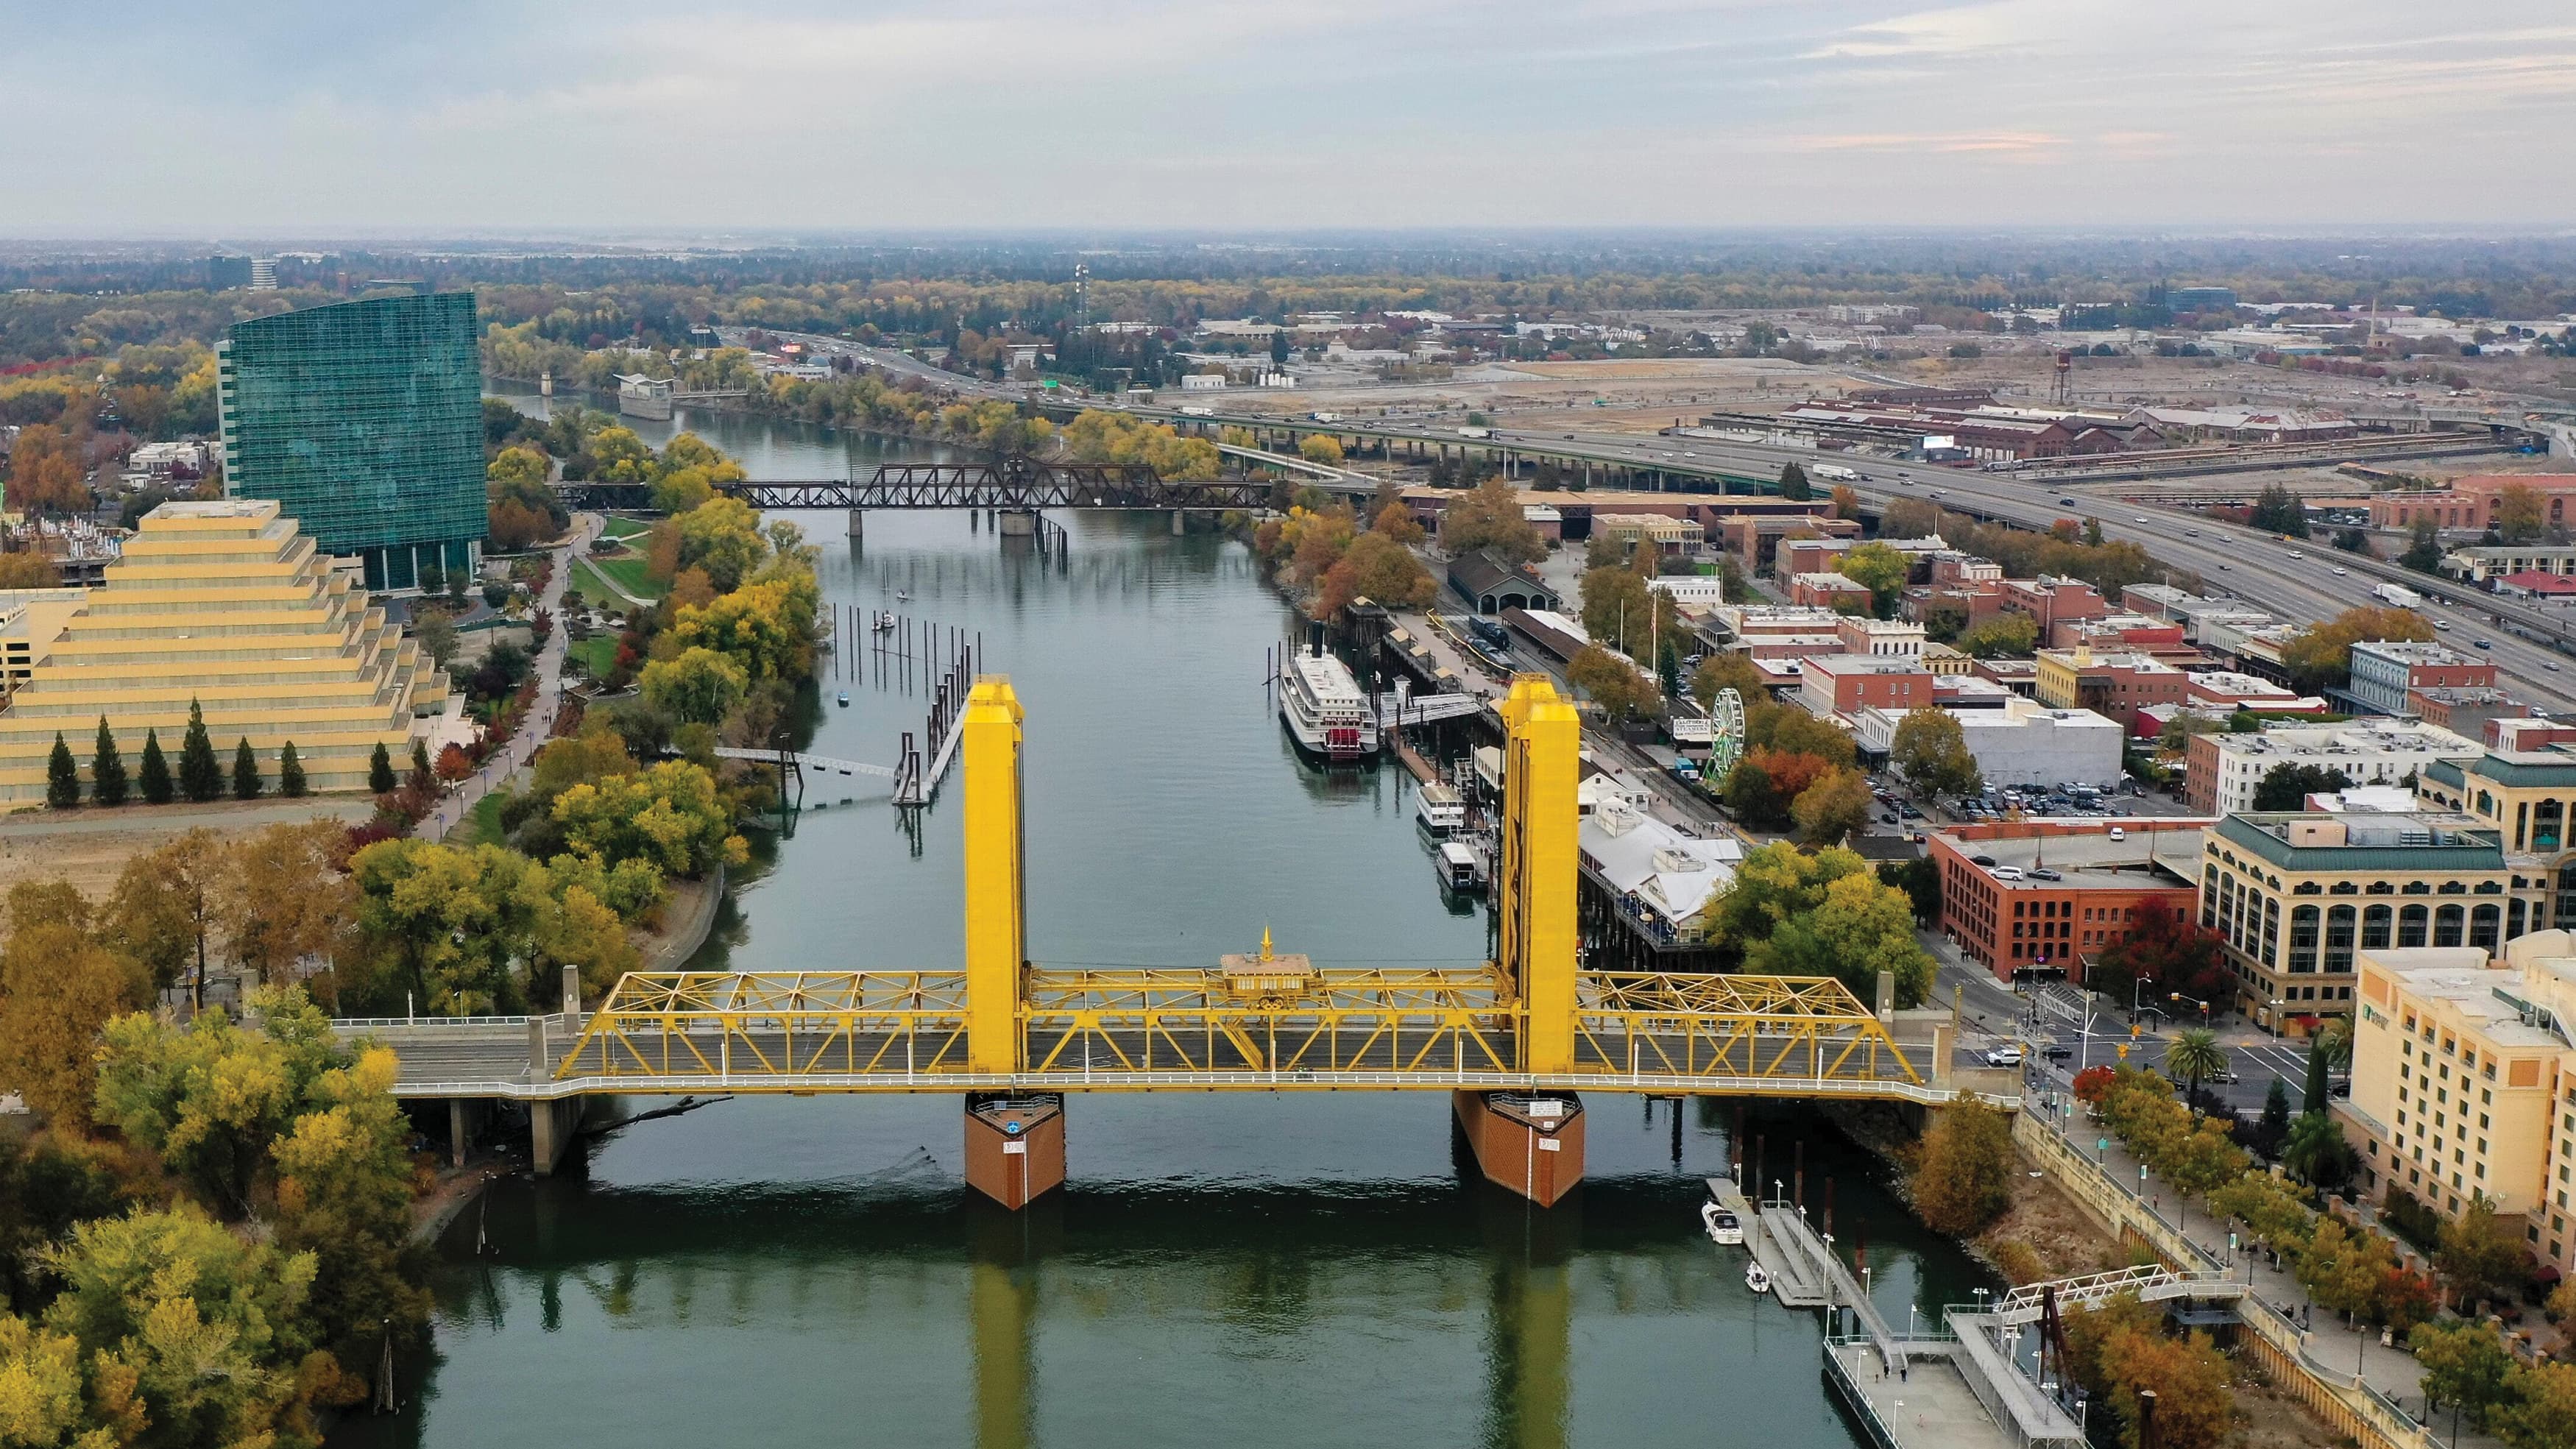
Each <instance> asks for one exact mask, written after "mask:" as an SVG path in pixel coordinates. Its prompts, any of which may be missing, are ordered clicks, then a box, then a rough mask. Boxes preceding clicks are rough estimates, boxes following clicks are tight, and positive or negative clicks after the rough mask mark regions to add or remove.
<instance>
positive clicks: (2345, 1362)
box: [2026, 1071, 2501, 1449]
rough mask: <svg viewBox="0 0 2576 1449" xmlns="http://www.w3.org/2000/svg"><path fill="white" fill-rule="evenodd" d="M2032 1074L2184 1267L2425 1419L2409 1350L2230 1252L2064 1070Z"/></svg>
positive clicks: (2036, 1113)
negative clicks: (2086, 1105)
mask: <svg viewBox="0 0 2576 1449" xmlns="http://www.w3.org/2000/svg"><path fill="white" fill-rule="evenodd" d="M2032 1075H2033V1077H2034V1079H2035V1080H2036V1082H2037V1085H2038V1086H2039V1087H2041V1088H2043V1089H2046V1090H2047V1092H2048V1095H2046V1096H2042V1095H2041V1094H2040V1093H2039V1092H2036V1091H2035V1092H2033V1093H2032V1094H2031V1095H2030V1096H2029V1097H2028V1098H2026V1101H2027V1102H2028V1103H2029V1106H2030V1109H2031V1115H2032V1117H2033V1119H2034V1120H2036V1121H2039V1122H2044V1123H2047V1124H2048V1125H2049V1126H2051V1127H2052V1128H2054V1129H2055V1130H2056V1131H2057V1133H2058V1135H2059V1136H2060V1137H2062V1138H2063V1139H2064V1140H2065V1141H2066V1142H2067V1144H2068V1145H2069V1146H2071V1147H2073V1148H2074V1149H2075V1150H2076V1151H2077V1152H2078V1153H2079V1154H2081V1155H2082V1156H2084V1157H2087V1158H2090V1159H2092V1160H2093V1161H2095V1162H2097V1163H2099V1164H2100V1165H2101V1167H2102V1169H2103V1171H2104V1172H2105V1173H2106V1174H2107V1175H2108V1176H2109V1177H2110V1179H2111V1181H2112V1182H2113V1183H2115V1184H2117V1185H2118V1186H2119V1188H2120V1190H2121V1191H2122V1192H2125V1193H2127V1194H2128V1195H2129V1196H2130V1198H2131V1199H2132V1200H2133V1201H2134V1200H2137V1199H2140V1198H2141V1197H2143V1199H2144V1200H2143V1201H2141V1202H2138V1203H2137V1206H2139V1207H2140V1208H2141V1209H2143V1210H2144V1211H2146V1212H2147V1213H2148V1214H2149V1215H2151V1216H2153V1217H2155V1218H2156V1219H2158V1220H2160V1221H2161V1222H2163V1223H2164V1224H2165V1225H2166V1226H2167V1227H2169V1228H2172V1229H2173V1230H2174V1231H2176V1232H2178V1233H2180V1234H2181V1235H2182V1236H2183V1237H2184V1238H2185V1239H2186V1240H2188V1241H2189V1242H2190V1243H2191V1245H2192V1246H2193V1247H2195V1248H2197V1249H2198V1250H2199V1251H2200V1252H2201V1254H2202V1256H2203V1261H2202V1262H2201V1263H2197V1264H2187V1265H2185V1266H2187V1267H2191V1268H2194V1269H2204V1270H2207V1269H2214V1270H2218V1271H2222V1272H2225V1273H2227V1274H2228V1275H2229V1276H2232V1277H2234V1278H2237V1279H2238V1280H2240V1281H2242V1282H2244V1283H2245V1284H2246V1285H2247V1288H2246V1297H2247V1299H2248V1300H2250V1301H2248V1302H2247V1303H2245V1304H2243V1305H2241V1306H2240V1308H2239V1310H2238V1311H2239V1312H2241V1313H2248V1314H2251V1313H2257V1312H2262V1311H2264V1310H2265V1309H2266V1308H2268V1309H2269V1310H2270V1311H2272V1312H2273V1313H2275V1314H2277V1315H2278V1316H2279V1317H2281V1318H2283V1319H2285V1320H2287V1321H2288V1322H2289V1323H2291V1324H2293V1325H2296V1326H2297V1327H2298V1328H2299V1329H2300V1330H2301V1332H2300V1349H2299V1352H2300V1356H2301V1357H2302V1358H2304V1359H2306V1360H2307V1362H2308V1365H2309V1367H2311V1368H2313V1369H2315V1370H2316V1371H2317V1373H2318V1374H2319V1375H2320V1376H2322V1377H2324V1378H2326V1379H2328V1380H2330V1381H2332V1382H2335V1383H2339V1384H2346V1385H2355V1384H2357V1385H2359V1386H2361V1387H2364V1388H2366V1389H2367V1390H2368V1391H2369V1392H2370V1393H2371V1394H2372V1395H2373V1396H2374V1397H2376V1398H2379V1399H2382V1400H2385V1401H2387V1402H2388V1403H2391V1404H2394V1405H2397V1406H2399V1407H2400V1410H2401V1412H2403V1413H2405V1414H2406V1415H2408V1416H2409V1417H2411V1418H2414V1419H2416V1420H2418V1421H2419V1422H2420V1421H2421V1420H2422V1418H2423V1416H2424V1385H2423V1379H2424V1370H2423V1368H2422V1366H2421V1365H2419V1364H2417V1363H2416V1361H2415V1358H2414V1355H2412V1354H2409V1353H2407V1352H2406V1351H2405V1350H2404V1349H2402V1348H2397V1347H2382V1346H2381V1345H2380V1342H2379V1330H2378V1329H2377V1328H2365V1329H2363V1330H2361V1331H2355V1330H2354V1329H2353V1328H2351V1327H2349V1326H2347V1325H2346V1324H2345V1323H2344V1322H2343V1321H2342V1320H2341V1319H2340V1318H2338V1317H2337V1316H2336V1315H2335V1314H2334V1313H2333V1311H2332V1310H2329V1309H2323V1308H2318V1307H2316V1306H2315V1305H2314V1303H2313V1302H2312V1301H2311V1300H2310V1299H2309V1297H2308V1292H2307V1290H2306V1289H2305V1288H2303V1287H2301V1286H2300V1284H2299V1280H2298V1279H2296V1278H2294V1277H2292V1276H2291V1275H2290V1273H2289V1272H2288V1271H2286V1269H2283V1268H2278V1267H2274V1266H2273V1265H2272V1261H2271V1255H2270V1254H2268V1253H2263V1252H2259V1251H2257V1250H2255V1249H2254V1248H2253V1246H2252V1245H2251V1244H2247V1245H2244V1246H2243V1247H2242V1248H2240V1249H2234V1250H2231V1248H2230V1246H2229V1242H2230V1239H2231V1237H2233V1236H2234V1235H2233V1234H2231V1233H2230V1232H2229V1230H2228V1225H2227V1224H2226V1223H2224V1222H2221V1221H2217V1220H2214V1219H2212V1218H2211V1217H2210V1215H2209V1213H2208V1211H2207V1210H2206V1209H2202V1210H2200V1211H2193V1210H2192V1209H2191V1208H2190V1207H2189V1205H2188V1204H2187V1202H2186V1201H2185V1198H2184V1195H2183V1194H2182V1193H2180V1192H2177V1191H2175V1190H2174V1189H2173V1188H2172V1187H2171V1186H2170V1185H2168V1184H2166V1183H2165V1182H2164V1181H2163V1180H2162V1179H2160V1178H2157V1177H2155V1176H2153V1175H2152V1174H2150V1173H2148V1172H2146V1171H2145V1170H2144V1169H2143V1168H2142V1167H2141V1166H2140V1164H2139V1162H2138V1160H2137V1158H2135V1157H2133V1156H2131V1155H2130V1154H2129V1152H2128V1150H2127V1149H2125V1148H2123V1147H2122V1146H2121V1145H2120V1143H2119V1140H2118V1139H2117V1138H2114V1137H2112V1136H2111V1134H2110V1132H2109V1131H2108V1130H2107V1129H2103V1128H2100V1127H2097V1126H2096V1125H2095V1124H2093V1123H2090V1122H2087V1121H2086V1120H2084V1117H2083V1115H2082V1112H2081V1109H2080V1105H2079V1104H2077V1103H2076V1102H2075V1099H2074V1095H2073V1093H2072V1091H2071V1090H2070V1084H2069V1082H2068V1079H2067V1077H2066V1075H2065V1074H2064V1073H2063V1072H2062V1071H2048V1072H2037V1073H2033V1074H2032ZM2166 1198H2172V1199H2173V1200H2174V1205H2173V1206H2171V1207H2167V1206H2165V1201H2164V1200H2165V1199H2166ZM2258 1305H2260V1306H2258ZM2401 1341H2402V1340H2401ZM2356 1369H2357V1370H2358V1374H2357V1375H2356ZM2441 1417H2442V1419H2443V1422H2442V1424H2441V1425H2440V1426H2439V1429H2440V1437H2441V1438H2442V1440H2443V1442H2445V1443H2448V1442H2449V1439H2450V1432H2449V1420H2448V1416H2447V1415H2444V1416H2441ZM2500 1444H2501V1441H2500V1440H2497V1439H2496V1438H2494V1437H2493V1436H2491V1435H2482V1434H2478V1433H2475V1432H2473V1431H2468V1430H2465V1429H2464V1430H2463V1431H2462V1433H2461V1435H2460V1445H2461V1449H2472V1446H2476V1449H2496V1446H2499V1445H2500Z"/></svg>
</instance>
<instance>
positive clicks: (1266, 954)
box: [1261, 922, 1270, 961]
mask: <svg viewBox="0 0 2576 1449" xmlns="http://www.w3.org/2000/svg"><path fill="white" fill-rule="evenodd" d="M1261 959H1262V960H1264V961H1267V960H1269V959H1270V926H1269V923H1268V922H1264V923H1263V924H1262V927H1261Z"/></svg>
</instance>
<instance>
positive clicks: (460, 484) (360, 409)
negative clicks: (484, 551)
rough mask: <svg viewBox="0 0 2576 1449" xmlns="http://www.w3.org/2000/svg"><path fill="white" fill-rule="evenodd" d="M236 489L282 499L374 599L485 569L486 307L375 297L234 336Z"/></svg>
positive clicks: (227, 347)
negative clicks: (429, 573)
mask: <svg viewBox="0 0 2576 1449" xmlns="http://www.w3.org/2000/svg"><path fill="white" fill-rule="evenodd" d="M216 381H217V396H218V399H219V401H220V403H221V407H222V414H223V446H224V487H225V490H226V491H227V492H228V493H230V494H231V495H232V496H234V497H236V498H269V499H274V500H276V501H277V503H278V504H279V505H280V506H281V507H282V508H283V509H284V510H285V511H286V513H287V515H288V516H289V517H292V518H293V519H295V520H296V522H297V523H299V524H301V525H302V526H303V528H304V531H305V532H306V534H308V535H309V536H310V537H311V538H312V539H313V541H314V543H315V544H316V545H317V546H319V547H320V548H321V550H322V551H323V552H325V553H329V554H336V555H339V556H341V557H344V558H350V559H354V560H356V561H357V564H358V567H359V570H360V573H361V576H362V578H363V579H364V581H365V583H366V587H367V588H368V589H370V590H391V591H395V592H400V591H403V590H407V589H413V588H417V587H418V586H419V580H420V574H421V571H422V570H424V569H429V568H437V569H440V570H444V571H446V572H449V573H453V572H455V571H456V570H459V569H471V568H473V567H475V565H476V561H477V557H478V554H479V552H480V550H481V546H482V540H483V535H484V528H485V515H484V506H483V402H482V391H483V373H482V364H481V361H480V359H479V358H478V356H477V354H476V351H475V324H474V298H473V296H472V295H471V294H470V293H465V292H441V293H435V294H433V295H430V296H409V297H378V298H373V299H370V300H367V301H363V302H340V303H336V304H334V305H331V306H327V307H310V308H306V309H305V310H303V311H300V312H281V313H279V314H277V315H275V316H271V317H258V318H253V319H251V320H250V321H247V322H237V323H235V324H233V327H232V329H231V331H230V333H229V334H228V335H227V336H226V338H225V340H224V342H223V344H222V345H221V346H220V347H219V348H218V349H217V351H216Z"/></svg>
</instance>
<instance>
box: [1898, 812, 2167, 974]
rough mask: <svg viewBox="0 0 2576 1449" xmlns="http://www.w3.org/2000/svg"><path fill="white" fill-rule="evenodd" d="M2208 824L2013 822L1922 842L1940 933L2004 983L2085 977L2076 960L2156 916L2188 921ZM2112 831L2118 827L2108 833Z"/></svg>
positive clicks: (1963, 828) (1956, 830)
mask: <svg viewBox="0 0 2576 1449" xmlns="http://www.w3.org/2000/svg"><path fill="white" fill-rule="evenodd" d="M2209 823H2210V822H2209V821H2206V820H2121V821H2113V820H2082V821H2059V820H2019V821H2006V822H1998V823H1995V824H1991V825H1960V826H1954V827H1951V828H1950V829H1947V830H1938V831H1934V832H1933V833H1932V834H1931V835H1929V836H1928V837H1926V840H1927V844H1928V846H1929V858H1930V859H1931V861H1932V862H1933V865H1934V868H1936V869H1937V870H1939V871H1940V873H1941V930H1942V932H1943V933H1944V934H1945V935H1947V936H1948V937H1949V938H1950V939H1951V940H1953V941H1956V942H1958V943H1959V950H1960V952H1961V953H1962V954H1964V955H1966V956H1967V957H1968V958H1969V959H1970V960H1973V961H1977V962H1979V963H1981V964H1983V965H1984V966H1985V968H1986V969H1987V970H1989V971H1992V972H1993V973H1994V974H1995V979H1996V980H1998V981H2010V980H2014V979H2015V978H2017V977H2024V976H2029V975H2034V974H2043V975H2060V974H2062V975H2064V976H2065V977H2066V978H2067V979H2068V980H2070V981H2076V982H2079V983H2080V982H2081V981H2082V980H2083V979H2084V964H2085V963H2086V962H2088V961H2090V960H2091V959H2092V957H2093V956H2094V955H2095V954H2096V953H2098V952H2100V951H2102V950H2104V949H2105V948H2108V947H2111V946H2116V945H2118V944H2120V943H2121V942H2123V941H2127V940H2129V939H2130V938H2132V937H2134V936H2135V935H2136V934H2137V933H2138V932H2139V930H2141V929H2142V928H2144V927H2145V926H2146V925H2147V923H2148V922H2149V921H2150V920H2152V919H2153V918H2154V917H2156V916H2158V915H2162V916H2163V917H2164V918H2165V919H2167V920H2170V921H2188V920H2190V919H2191V915H2192V910H2193V908H2194V906H2195V905H2196V904H2197V902H2198V901H2199V898H2200V891H2199V888H2198V886H2197V885H2196V884H2195V883H2194V880H2193V873H2194V872H2195V871H2196V870H2197V869H2198V866H2199V859H2200V839H2201V829H2202V827H2204V826H2206V825H2208V824H2209ZM2114 830H2117V831H2118V832H2119V834H2118V836H2117V837H2116V838H2115V837H2114V836H2113V834H2112V832H2113V831H2114Z"/></svg>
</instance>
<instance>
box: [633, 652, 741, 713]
mask: <svg viewBox="0 0 2576 1449" xmlns="http://www.w3.org/2000/svg"><path fill="white" fill-rule="evenodd" d="M639 683H640V684H641V685H642V686H643V690H644V700H645V702H646V703H647V704H650V705H652V706H653V707H654V708H655V709H658V710H660V711H662V712H663V713H664V714H667V715H669V716H670V717H671V718H672V719H674V720H677V721H679V722H680V723H682V724H709V725H711V724H715V723H717V722H718V721H720V720H722V719H723V718H724V717H725V716H726V715H727V714H728V713H730V712H731V711H732V709H733V707H734V706H735V705H737V704H739V703H741V702H742V697H743V695H744V693H745V692H746V691H748V690H749V689H750V687H751V675H750V673H749V672H748V671H746V670H745V669H744V668H743V667H742V666H741V665H739V664H737V663H735V662H734V661H733V660H732V659H731V658H729V657H728V656H726V655H723V654H719V653H717V652H716V651H715V650H713V649H708V648H704V647H697V648H690V649H685V650H682V651H681V652H680V653H679V654H677V655H675V656H673V657H671V658H669V659H656V660H654V661H653V662H651V663H649V664H647V665H645V666H644V672H643V674H642V676H640V679H639Z"/></svg>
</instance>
